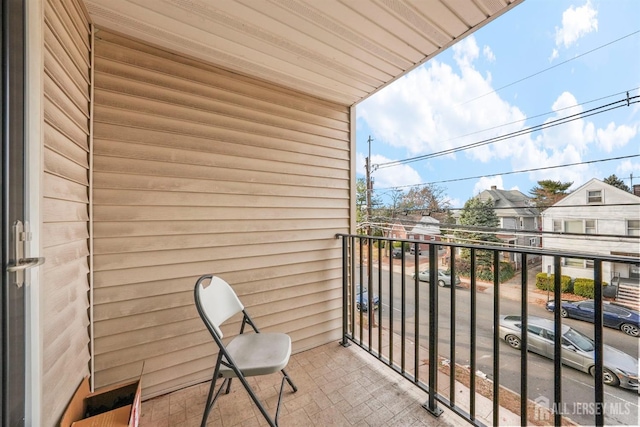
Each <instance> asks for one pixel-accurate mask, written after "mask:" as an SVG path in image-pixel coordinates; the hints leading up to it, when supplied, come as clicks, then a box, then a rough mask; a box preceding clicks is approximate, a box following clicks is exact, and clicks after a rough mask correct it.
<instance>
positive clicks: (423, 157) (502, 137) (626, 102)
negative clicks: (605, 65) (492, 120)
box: [376, 95, 640, 169]
mask: <svg viewBox="0 0 640 427" xmlns="http://www.w3.org/2000/svg"><path fill="white" fill-rule="evenodd" d="M639 98H640V95H635V96H632V97H629V96H628V95H627V97H626V98H623V99H620V100H618V101H614V102H611V103H609V104H605V105H601V106H600V107H595V108H592V109H590V110H587V111H584V112H580V113H576V114H572V115H569V116H567V117H562V118H559V119H556V120H552V121H550V122H546V123H542V124H539V125H534V126H531V127H528V128H525V129H521V130H518V131H515V132H510V133H507V134H504V135H500V136H496V137H493V138H488V139H484V140H481V141H477V142H473V143H471V144H466V145H462V146H460V147H456V148H450V149H447V150H442V151H438V152H435V153H431V154H424V155H421V156H416V157H410V158H407V159H403V160H393V161H390V162H386V163H380V164H378V165H376V166H377V167H378V168H380V169H382V168H388V167H392V166H398V165H401V164H405V163H413V162H417V161H419V160H426V159H430V158H434V157H440V156H444V155H447V154H453V153H456V152H458V151H465V150H469V149H472V148H477V147H480V146H483V145H489V144H492V143H494V142H499V141H504V140H507V139H511V138H515V137H518V136H522V135H526V134H528V133H533V132H535V131H539V130H543V129H547V128H550V127H554V126H558V125H561V124H565V123H569V122H572V121H575V120H578V119H581V118H584V117H590V116H592V115H595V114H601V113H604V112H607V111H611V110H614V109H617V108H620V107H625V106H629V105H631V104H635V103H637V102H639V101H638V99H639ZM632 100H633V102H631V101H632ZM600 110H602V111H600Z"/></svg>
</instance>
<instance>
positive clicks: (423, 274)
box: [411, 270, 460, 286]
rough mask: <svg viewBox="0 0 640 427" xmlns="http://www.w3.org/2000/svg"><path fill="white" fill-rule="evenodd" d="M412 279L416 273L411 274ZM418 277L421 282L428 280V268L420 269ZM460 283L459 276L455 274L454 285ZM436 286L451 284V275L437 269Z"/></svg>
mask: <svg viewBox="0 0 640 427" xmlns="http://www.w3.org/2000/svg"><path fill="white" fill-rule="evenodd" d="M411 278H412V279H415V278H416V273H413V276H411ZM418 279H419V280H420V281H421V282H428V281H429V270H422V271H420V272H419V273H418ZM459 284H460V277H458V276H456V286H458V285H459ZM438 286H451V276H450V275H449V273H448V272H447V271H444V270H438Z"/></svg>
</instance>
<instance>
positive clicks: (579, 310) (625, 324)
mask: <svg viewBox="0 0 640 427" xmlns="http://www.w3.org/2000/svg"><path fill="white" fill-rule="evenodd" d="M554 308H555V302H554V301H553V300H551V301H549V302H548V303H547V310H549V311H553V310H554ZM560 315H561V316H562V317H570V318H572V319H578V320H585V321H587V322H591V323H593V322H594V318H595V302H594V301H593V300H586V301H567V300H563V301H562V304H561V306H560ZM602 320H603V323H604V326H607V327H609V328H614V329H620V330H621V331H622V332H624V333H625V334H627V335H631V336H632V337H637V336H640V313H639V312H638V311H637V310H633V309H631V308H628V307H625V306H624V305H621V304H615V303H611V302H606V301H605V302H603V303H602Z"/></svg>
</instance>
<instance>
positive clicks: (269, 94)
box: [95, 30, 349, 122]
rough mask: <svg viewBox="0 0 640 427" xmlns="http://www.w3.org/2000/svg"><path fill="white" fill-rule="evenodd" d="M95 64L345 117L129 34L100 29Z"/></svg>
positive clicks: (339, 109)
mask: <svg viewBox="0 0 640 427" xmlns="http://www.w3.org/2000/svg"><path fill="white" fill-rule="evenodd" d="M95 49H96V68H97V69H98V70H103V68H102V64H103V62H102V59H109V60H111V61H115V62H122V63H125V64H128V65H132V66H135V67H138V68H144V69H149V70H152V71H155V72H157V73H158V74H166V75H171V76H177V77H180V78H183V79H185V80H190V81H195V82H198V83H200V84H202V85H203V86H213V87H221V88H223V89H225V90H228V91H232V92H237V93H241V94H244V95H246V96H250V97H253V98H256V99H263V100H266V101H268V102H272V103H274V104H276V105H283V106H286V107H288V108H296V109H299V110H301V111H308V112H310V113H312V114H316V115H318V116H324V117H331V118H334V119H336V120H343V121H345V122H347V121H348V117H349V113H348V107H345V106H342V105H338V104H333V103H330V102H327V101H323V100H320V99H318V98H313V97H311V96H309V95H306V94H302V93H299V92H295V91H292V90H287V89H283V88H279V87H277V86H274V85H272V84H268V83H263V82H261V81H259V80H256V79H252V78H245V77H243V76H241V75H239V74H237V73H232V72H228V71H225V70H223V69H221V68H217V67H214V66H211V65H207V64H204V63H202V62H200V61H194V60H190V59H187V58H185V57H182V56H179V55H175V54H173V53H169V52H167V51H164V50H160V49H155V48H153V47H150V46H148V45H145V44H143V43H140V42H136V41H134V40H132V39H130V38H125V37H121V36H117V35H115V34H113V33H109V32H107V31H104V30H101V31H100V32H99V33H98V39H97V40H96V47H95Z"/></svg>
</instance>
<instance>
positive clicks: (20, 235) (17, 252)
mask: <svg viewBox="0 0 640 427" xmlns="http://www.w3.org/2000/svg"><path fill="white" fill-rule="evenodd" d="M28 228H29V224H28V223H27V224H25V225H23V224H22V221H16V222H14V223H13V227H12V232H13V235H12V236H11V237H12V240H13V242H12V243H13V254H12V255H13V260H15V261H13V262H11V261H10V262H9V263H8V265H7V272H9V273H14V274H15V277H14V280H13V284H14V285H16V286H17V287H22V285H23V284H24V271H25V270H26V269H28V268H32V267H35V266H38V265H40V264H43V263H44V261H45V260H44V258H39V257H35V258H29V257H26V256H25V255H26V253H25V252H26V251H25V249H26V248H25V244H24V242H27V241H29V240H31V233H30V232H29V229H28Z"/></svg>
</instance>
